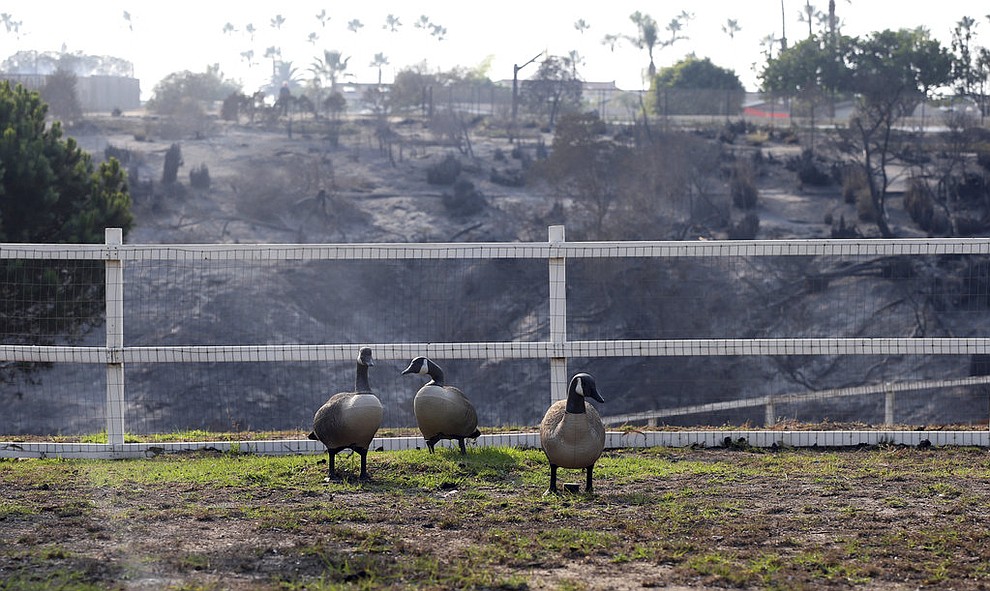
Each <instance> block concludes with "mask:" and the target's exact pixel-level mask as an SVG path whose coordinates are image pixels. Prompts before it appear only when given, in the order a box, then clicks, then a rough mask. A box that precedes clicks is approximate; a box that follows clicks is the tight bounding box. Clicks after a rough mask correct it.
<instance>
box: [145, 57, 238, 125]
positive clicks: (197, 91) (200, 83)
mask: <svg viewBox="0 0 990 591" xmlns="http://www.w3.org/2000/svg"><path fill="white" fill-rule="evenodd" d="M240 90H241V87H240V84H238V83H236V82H233V81H231V80H227V79H225V78H224V77H223V75H222V74H221V73H220V66H219V65H218V64H214V65H212V66H207V67H206V71H205V72H202V73H193V72H190V71H188V70H185V71H182V72H175V73H172V74H169V75H168V76H166V77H165V78H164V79H163V80H162V81H161V82H159V83H158V84H156V85H155V88H154V90H153V91H152V96H151V99H150V100H148V104H147V108H148V109H149V110H150V111H153V112H155V113H158V114H159V115H177V114H181V113H185V112H188V111H189V110H190V108H191V107H195V108H198V109H202V103H207V102H213V101H222V100H223V99H225V98H227V97H228V96H230V95H231V94H233V93H235V92H239V91H240Z"/></svg>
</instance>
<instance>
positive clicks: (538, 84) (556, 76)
mask: <svg viewBox="0 0 990 591" xmlns="http://www.w3.org/2000/svg"><path fill="white" fill-rule="evenodd" d="M522 102H523V104H525V105H527V106H528V107H529V110H530V112H531V113H533V114H536V115H539V116H543V117H546V119H547V122H548V125H549V126H550V127H553V126H554V124H555V123H556V122H557V116H558V115H559V114H561V113H566V112H570V111H576V110H578V109H579V108H580V106H581V81H580V80H579V79H578V77H577V70H576V69H575V66H574V64H573V63H572V62H571V58H562V57H556V56H550V57H548V58H547V59H545V60H543V62H542V63H540V68H539V70H537V72H536V74H534V75H533V77H532V78H530V79H529V80H526V81H525V82H524V83H523V86H522Z"/></svg>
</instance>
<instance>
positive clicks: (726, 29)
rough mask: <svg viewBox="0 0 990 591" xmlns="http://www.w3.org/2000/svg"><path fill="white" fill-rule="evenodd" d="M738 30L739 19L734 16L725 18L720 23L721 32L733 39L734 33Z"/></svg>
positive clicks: (739, 28) (740, 29) (739, 29)
mask: <svg viewBox="0 0 990 591" xmlns="http://www.w3.org/2000/svg"><path fill="white" fill-rule="evenodd" d="M739 31H742V27H740V26H739V21H738V20H736V19H734V18H730V19H727V20H726V21H725V24H724V25H722V32H723V33H725V34H726V35H728V36H729V39H735V38H736V33H738V32H739Z"/></svg>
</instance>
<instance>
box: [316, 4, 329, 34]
mask: <svg viewBox="0 0 990 591" xmlns="http://www.w3.org/2000/svg"><path fill="white" fill-rule="evenodd" d="M316 20H318V21H320V28H321V29H322V28H326V26H327V23H328V22H330V15H328V14H327V11H326V9H323V10H321V11H320V12H319V14H317V15H316Z"/></svg>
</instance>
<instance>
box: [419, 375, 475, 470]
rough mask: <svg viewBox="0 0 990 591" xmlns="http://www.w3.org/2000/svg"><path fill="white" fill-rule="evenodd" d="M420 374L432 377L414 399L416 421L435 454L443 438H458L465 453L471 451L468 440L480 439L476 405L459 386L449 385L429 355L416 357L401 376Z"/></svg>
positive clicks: (428, 445) (462, 451) (431, 451)
mask: <svg viewBox="0 0 990 591" xmlns="http://www.w3.org/2000/svg"><path fill="white" fill-rule="evenodd" d="M406 374H420V375H428V376H430V378H432V379H431V380H430V381H429V382H427V383H426V384H425V385H424V386H423V387H422V388H420V389H419V391H418V392H416V397H415V398H414V399H413V412H414V413H415V415H416V424H417V425H419V431H420V433H422V434H423V438H424V439H426V445H427V447H429V448H430V453H433V446H435V445H436V444H437V442H438V441H440V440H441V439H456V440H457V443H458V445H459V446H460V448H461V453H462V454H467V447H466V446H465V445H464V439H465V438H468V437H470V438H471V439H476V438H478V436H480V435H481V431H479V430H478V413H477V411H475V409H474V405H472V404H471V401H470V400H468V398H467V396H465V395H464V393H463V392H461V391H460V390H459V389H458V388H455V387H454V386H448V385H447V384H445V383H444V381H443V370H442V369H440V366H439V365H437V364H436V363H434V362H433V361H432V360H431V359H427V358H426V357H416V358H415V359H413V360H412V361H410V362H409V367H407V368H406V369H404V370H402V374H401V375H406Z"/></svg>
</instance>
